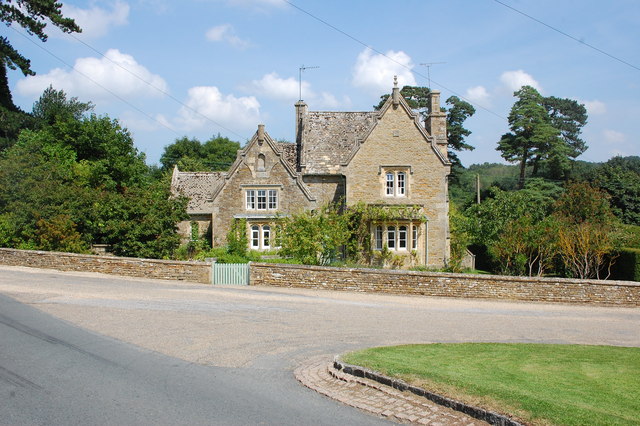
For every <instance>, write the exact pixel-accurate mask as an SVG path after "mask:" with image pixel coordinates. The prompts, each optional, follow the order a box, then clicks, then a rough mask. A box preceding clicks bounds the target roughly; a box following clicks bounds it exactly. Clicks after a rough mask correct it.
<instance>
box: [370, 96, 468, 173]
mask: <svg viewBox="0 0 640 426" xmlns="http://www.w3.org/2000/svg"><path fill="white" fill-rule="evenodd" d="M430 92H431V90H430V89H429V88H428V87H417V86H404V87H403V88H402V89H401V90H400V94H401V95H402V96H403V97H404V99H405V100H406V101H407V104H408V105H409V107H410V108H411V109H413V110H416V111H418V112H419V113H420V115H421V116H422V119H423V120H424V119H426V118H427V108H428V106H429V93H430ZM388 97H389V95H388V94H386V95H382V96H381V97H380V102H379V103H378V105H375V106H374V107H373V108H374V109H375V110H376V111H377V110H379V109H380V108H382V105H384V103H385V101H386V100H387V98H388ZM445 103H446V105H448V107H442V108H441V109H442V111H444V112H446V113H447V138H448V144H449V150H448V151H449V159H450V160H451V162H452V163H454V164H458V165H459V164H460V160H459V159H458V156H457V154H456V153H455V151H462V150H473V149H474V147H473V146H471V145H469V144H468V143H466V141H465V138H466V137H467V136H469V135H470V134H471V131H470V130H468V129H466V128H465V127H464V122H465V120H466V119H467V118H469V117H471V116H472V115H473V114H475V112H476V110H475V108H474V107H473V106H472V105H471V104H470V103H468V102H466V101H463V100H462V99H460V98H458V97H457V96H450V97H449V98H448V99H447V100H446V102H445Z"/></svg>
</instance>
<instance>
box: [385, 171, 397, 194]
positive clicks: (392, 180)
mask: <svg viewBox="0 0 640 426" xmlns="http://www.w3.org/2000/svg"><path fill="white" fill-rule="evenodd" d="M394 186H395V176H394V174H393V173H387V195H393V187H394Z"/></svg>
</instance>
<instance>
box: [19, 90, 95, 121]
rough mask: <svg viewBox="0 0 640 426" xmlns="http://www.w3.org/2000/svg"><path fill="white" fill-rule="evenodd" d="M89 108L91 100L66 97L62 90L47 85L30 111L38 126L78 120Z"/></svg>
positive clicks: (91, 108)
mask: <svg viewBox="0 0 640 426" xmlns="http://www.w3.org/2000/svg"><path fill="white" fill-rule="evenodd" d="M91 110H93V104H92V103H91V102H80V101H78V98H76V97H73V98H71V99H67V95H66V93H65V92H64V91H63V90H55V89H54V88H53V86H49V87H48V88H46V89H45V91H44V92H43V93H42V95H41V96H40V98H39V99H38V100H37V101H36V102H35V103H34V104H33V110H32V112H31V113H32V115H33V117H34V118H35V119H36V120H38V121H39V122H40V123H39V124H40V127H44V126H52V125H54V124H55V123H56V122H58V121H68V120H76V121H79V120H81V119H82V118H83V117H84V115H85V114H86V113H87V112H89V111H91Z"/></svg>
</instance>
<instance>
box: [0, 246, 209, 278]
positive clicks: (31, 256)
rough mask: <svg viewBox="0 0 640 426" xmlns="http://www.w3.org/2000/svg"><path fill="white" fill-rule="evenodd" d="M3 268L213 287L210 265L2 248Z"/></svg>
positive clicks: (0, 251)
mask: <svg viewBox="0 0 640 426" xmlns="http://www.w3.org/2000/svg"><path fill="white" fill-rule="evenodd" d="M0 265H10V266H30V267H34V268H47V269H57V270H59V271H82V272H102V273H104V274H113V275H124V276H128V277H142V278H154V279H165V280H184V281H191V282H198V283H203V284H210V283H211V278H210V276H211V264H210V263H204V262H178V261H169V260H155V259H137V258H131V257H115V256H93V255H86V254H75V253H59V252H51V251H36V250H15V249H7V248H0Z"/></svg>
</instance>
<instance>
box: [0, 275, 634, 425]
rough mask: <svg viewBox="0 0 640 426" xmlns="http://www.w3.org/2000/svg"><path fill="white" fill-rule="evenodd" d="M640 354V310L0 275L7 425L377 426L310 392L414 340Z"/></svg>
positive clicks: (2, 420)
mask: <svg viewBox="0 0 640 426" xmlns="http://www.w3.org/2000/svg"><path fill="white" fill-rule="evenodd" d="M461 341H500V342H515V341H517V342H550V343H581V344H612V345H624V346H640V309H631V308H596V307H588V306H568V305H548V304H525V303H512V302H495V301H481V300H461V299H444V298H440V299H438V298H426V297H402V296H386V295H371V294H368V295H367V294H357V293H339V292H318V291H307V290H289V289H272V288H258V287H226V288H225V287H209V286H203V285H198V284H188V283H175V282H168V281H157V280H155V281H152V280H142V279H139V280H138V279H126V278H118V277H110V276H104V275H97V274H74V273H60V272H54V271H47V270H35V269H28V268H13V267H2V266H0V401H1V402H0V424H11V425H18V424H298V425H299V424H375V423H378V422H379V423H383V422H384V421H383V420H382V419H378V418H375V417H372V416H369V415H367V414H363V413H361V412H359V411H357V410H354V409H352V408H349V407H345V406H342V405H340V404H337V403H335V402H333V401H331V400H329V399H327V398H324V397H322V396H320V395H318V394H315V393H314V392H312V391H310V390H308V389H306V388H304V387H302V386H300V385H299V384H298V383H297V382H296V381H295V379H294V378H293V375H292V371H293V369H294V368H295V367H296V366H297V365H299V364H300V363H301V362H303V361H305V360H306V359H308V358H310V357H313V356H317V355H331V354H336V353H342V352H344V351H347V350H353V349H358V348H362V347H367V346H375V345H389V344H399V343H417V342H461Z"/></svg>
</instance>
